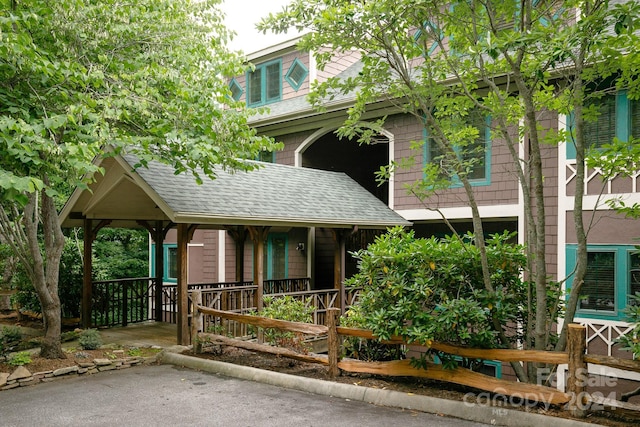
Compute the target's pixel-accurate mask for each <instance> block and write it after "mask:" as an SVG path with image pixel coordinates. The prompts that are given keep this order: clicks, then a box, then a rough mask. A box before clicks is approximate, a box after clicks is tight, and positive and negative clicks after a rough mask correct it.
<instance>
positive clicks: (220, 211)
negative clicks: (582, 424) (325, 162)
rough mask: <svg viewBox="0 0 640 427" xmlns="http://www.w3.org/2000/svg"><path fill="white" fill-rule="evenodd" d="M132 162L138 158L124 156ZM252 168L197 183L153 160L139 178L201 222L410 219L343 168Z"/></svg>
mask: <svg viewBox="0 0 640 427" xmlns="http://www.w3.org/2000/svg"><path fill="white" fill-rule="evenodd" d="M124 159H125V160H126V161H127V163H129V164H130V165H132V166H133V165H134V164H135V163H136V158H135V157H133V156H129V155H126V156H124ZM252 163H256V164H259V165H260V168H259V169H257V170H253V171H250V172H241V171H238V172H235V173H230V172H225V171H223V170H219V171H217V178H216V179H213V180H212V179H207V178H205V179H204V183H203V184H201V185H198V184H197V183H196V181H195V179H194V177H193V176H192V175H190V174H180V175H174V173H173V169H172V167H170V166H168V165H164V164H161V163H159V162H150V163H149V165H148V168H139V169H138V170H137V173H138V174H139V176H140V177H141V178H142V179H143V180H144V181H145V182H146V183H147V184H148V185H149V186H150V187H151V188H152V189H153V191H155V192H156V193H157V195H158V196H159V197H160V198H161V199H162V200H164V202H165V203H166V204H167V205H168V206H169V208H170V209H171V210H172V211H173V213H174V214H175V216H176V217H178V216H179V217H184V218H187V217H194V218H196V217H197V218H201V223H203V224H204V223H227V224H230V223H243V220H244V223H248V222H247V221H249V222H251V223H260V224H263V225H285V224H288V225H295V224H299V225H302V224H306V225H317V226H353V225H357V226H359V227H362V228H384V227H387V226H393V225H410V223H409V222H408V221H406V220H405V219H404V218H402V217H401V216H400V215H398V214H397V213H396V212H394V211H393V210H392V209H390V208H389V207H388V206H387V205H385V204H384V203H383V202H381V201H380V200H379V199H377V198H376V197H375V196H374V195H372V194H371V193H369V192H368V191H367V190H365V189H364V188H363V187H361V186H360V185H359V184H358V183H356V182H355V181H354V180H353V179H351V178H350V177H348V176H347V175H346V174H344V173H341V172H330V171H323V170H316V169H308V168H297V167H293V166H286V165H280V164H273V163H262V162H252Z"/></svg>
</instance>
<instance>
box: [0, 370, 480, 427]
mask: <svg viewBox="0 0 640 427" xmlns="http://www.w3.org/2000/svg"><path fill="white" fill-rule="evenodd" d="M0 425H1V426H21V427H24V426H102V425H108V426H116V425H120V426H145V427H148V426H182V425H188V426H205V425H206V426H246V427H249V426H251V427H253V426H278V427H287V426H291V427H301V426H322V427H328V426H396V425H397V426H407V427H411V426H421V427H424V426H430V427H431V426H434V427H445V426H463V427H470V426H483V425H484V424H478V423H473V422H469V421H463V420H458V419H451V418H445V417H438V416H435V415H431V414H425V413H422V412H414V411H408V410H401V409H397V408H385V407H380V406H374V405H370V404H367V403H362V402H354V401H349V400H345V399H338V398H332V397H327V396H317V395H314V394H310V393H304V392H299V391H293V390H288V389H283V388H279V387H274V386H270V385H266V384H262V383H255V382H250V381H244V380H237V379H231V378H227V377H223V376H220V375H215V374H208V373H203V372H197V371H193V370H188V369H179V368H176V367H174V366H171V365H160V366H144V367H136V368H131V369H126V370H122V371H110V372H103V373H100V374H98V375H92V376H89V377H78V378H71V379H63V380H59V381H54V382H51V383H46V384H39V385H36V386H30V387H23V388H19V389H13V390H8V391H4V392H2V393H0Z"/></svg>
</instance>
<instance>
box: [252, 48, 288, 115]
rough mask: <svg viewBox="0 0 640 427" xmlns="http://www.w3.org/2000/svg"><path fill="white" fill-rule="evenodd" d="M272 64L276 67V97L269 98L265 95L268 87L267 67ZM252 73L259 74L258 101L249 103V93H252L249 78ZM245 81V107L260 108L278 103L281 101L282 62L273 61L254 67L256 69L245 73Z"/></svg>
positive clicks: (278, 60)
mask: <svg viewBox="0 0 640 427" xmlns="http://www.w3.org/2000/svg"><path fill="white" fill-rule="evenodd" d="M274 64H277V65H278V95H277V96H273V97H271V98H269V97H268V93H267V92H268V91H267V86H268V78H267V77H268V76H267V69H268V67H269V66H271V65H274ZM254 73H260V100H259V101H255V102H251V93H252V91H251V89H252V88H251V76H252V75H253V74H254ZM246 81H247V96H246V98H247V105H248V106H249V107H260V106H262V105H267V104H271V103H273V102H278V101H280V100H281V99H282V60H281V59H275V60H273V61H269V62H264V63H262V64H259V65H256V68H255V70H254V71H247V75H246Z"/></svg>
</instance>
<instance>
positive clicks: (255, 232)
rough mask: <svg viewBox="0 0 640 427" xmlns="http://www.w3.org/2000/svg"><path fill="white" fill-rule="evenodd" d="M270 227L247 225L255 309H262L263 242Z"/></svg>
mask: <svg viewBox="0 0 640 427" xmlns="http://www.w3.org/2000/svg"><path fill="white" fill-rule="evenodd" d="M269 229H271V227H249V233H250V234H251V240H252V241H253V284H254V285H256V286H257V289H256V293H255V296H254V305H255V307H256V310H258V311H260V310H262V304H263V301H262V296H263V294H264V276H265V274H264V242H265V240H266V239H267V235H268V234H269Z"/></svg>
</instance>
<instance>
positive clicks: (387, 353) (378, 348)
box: [340, 305, 406, 362]
mask: <svg viewBox="0 0 640 427" xmlns="http://www.w3.org/2000/svg"><path fill="white" fill-rule="evenodd" d="M340 325H341V326H345V327H348V328H363V329H366V328H367V321H366V318H365V315H364V313H363V312H362V306H360V305H353V306H351V307H349V309H348V310H347V311H346V313H345V314H344V315H343V316H341V317H340ZM342 349H343V353H344V354H343V355H344V356H345V357H350V358H353V359H359V360H364V361H367V362H382V361H387V360H399V359H404V358H405V357H406V351H405V348H404V346H402V345H397V344H383V343H381V342H378V341H376V340H369V339H365V338H357V337H345V338H344V339H343V341H342Z"/></svg>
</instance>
